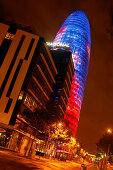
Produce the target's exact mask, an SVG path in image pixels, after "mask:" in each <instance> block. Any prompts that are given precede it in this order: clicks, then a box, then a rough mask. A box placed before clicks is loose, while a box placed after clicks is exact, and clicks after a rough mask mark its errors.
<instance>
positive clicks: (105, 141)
mask: <svg viewBox="0 0 113 170" xmlns="http://www.w3.org/2000/svg"><path fill="white" fill-rule="evenodd" d="M96 145H97V151H98V152H100V153H106V154H107V152H108V146H109V145H110V150H109V153H110V154H113V133H111V134H108V133H105V134H103V136H102V137H101V138H100V139H99V141H98V143H97V144H96Z"/></svg>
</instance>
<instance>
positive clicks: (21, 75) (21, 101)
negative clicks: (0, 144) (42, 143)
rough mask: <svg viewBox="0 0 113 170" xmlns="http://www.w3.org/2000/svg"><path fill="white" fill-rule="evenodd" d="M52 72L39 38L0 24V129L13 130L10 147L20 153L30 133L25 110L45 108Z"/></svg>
mask: <svg viewBox="0 0 113 170" xmlns="http://www.w3.org/2000/svg"><path fill="white" fill-rule="evenodd" d="M56 74H57V69H56V66H55V64H54V61H53V59H52V56H51V54H50V52H49V50H48V47H47V45H46V43H45V41H44V39H43V38H41V37H39V36H38V35H34V34H32V33H29V32H26V31H23V30H20V29H18V28H17V27H16V25H11V26H10V25H6V24H2V23H0V128H3V129H5V130H7V129H14V132H15V133H13V135H12V137H11V140H10V142H9V145H10V146H9V147H10V148H12V149H14V150H17V149H16V148H18V150H17V151H20V152H24V146H26V145H27V144H28V141H29V140H28V138H29V137H30V136H31V134H29V130H28V129H29V128H30V126H31V125H30V123H28V122H29V121H28V122H27V121H26V119H25V118H26V114H25V113H28V112H29V113H30V114H31V115H32V113H33V112H34V111H35V110H36V109H37V110H42V109H45V106H46V104H47V102H48V100H49V96H50V93H51V92H52V91H53V90H52V88H53V83H55V76H56ZM15 120H16V122H17V123H16V124H15ZM27 120H28V119H27ZM18 121H19V122H21V123H22V125H21V126H20V125H19V126H18ZM14 124H15V127H14V128H13V126H12V125H14ZM24 125H28V126H24ZM25 127H26V128H25ZM19 130H21V131H19ZM22 131H23V132H22ZM23 135H24V136H23ZM17 136H18V139H19V141H18V147H17V146H16V141H15V140H13V142H11V141H12V139H16V138H17ZM25 141H26V142H25ZM14 146H15V147H14Z"/></svg>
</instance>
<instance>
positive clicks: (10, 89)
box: [6, 59, 23, 97]
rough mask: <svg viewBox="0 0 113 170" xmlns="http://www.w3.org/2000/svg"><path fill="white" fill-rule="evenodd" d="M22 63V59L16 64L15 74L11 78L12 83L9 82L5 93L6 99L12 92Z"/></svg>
mask: <svg viewBox="0 0 113 170" xmlns="http://www.w3.org/2000/svg"><path fill="white" fill-rule="evenodd" d="M22 62H23V59H20V61H19V63H18V66H17V68H16V71H15V74H14V76H13V79H12V81H11V84H10V86H9V89H8V92H7V94H6V97H9V96H10V94H11V92H12V89H13V86H14V84H15V81H16V79H17V76H18V73H19V71H20V68H21V65H22Z"/></svg>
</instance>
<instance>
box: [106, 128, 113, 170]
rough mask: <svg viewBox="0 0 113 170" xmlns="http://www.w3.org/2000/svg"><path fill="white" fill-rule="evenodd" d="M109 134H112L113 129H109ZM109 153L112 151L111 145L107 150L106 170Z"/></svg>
mask: <svg viewBox="0 0 113 170" xmlns="http://www.w3.org/2000/svg"><path fill="white" fill-rule="evenodd" d="M107 133H108V134H111V133H112V130H111V129H107ZM109 151H110V144H108V148H107V157H106V167H105V169H106V170H107V161H108V155H109Z"/></svg>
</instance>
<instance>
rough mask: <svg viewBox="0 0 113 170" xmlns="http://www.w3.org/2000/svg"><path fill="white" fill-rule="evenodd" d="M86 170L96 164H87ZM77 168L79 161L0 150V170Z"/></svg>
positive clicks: (71, 169)
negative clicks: (21, 154)
mask: <svg viewBox="0 0 113 170" xmlns="http://www.w3.org/2000/svg"><path fill="white" fill-rule="evenodd" d="M87 167H88V168H87V169H88V170H96V169H97V168H96V165H93V164H87ZM13 169H14V170H20V169H21V170H36V169H41V170H52V169H53V170H54V169H65V170H68V169H69V170H79V169H82V168H81V164H80V163H75V162H70V161H67V162H64V161H58V160H51V159H45V158H42V157H41V158H39V157H36V158H34V159H30V158H25V157H23V156H19V155H18V154H17V153H13V152H11V151H7V150H0V170H13Z"/></svg>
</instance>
